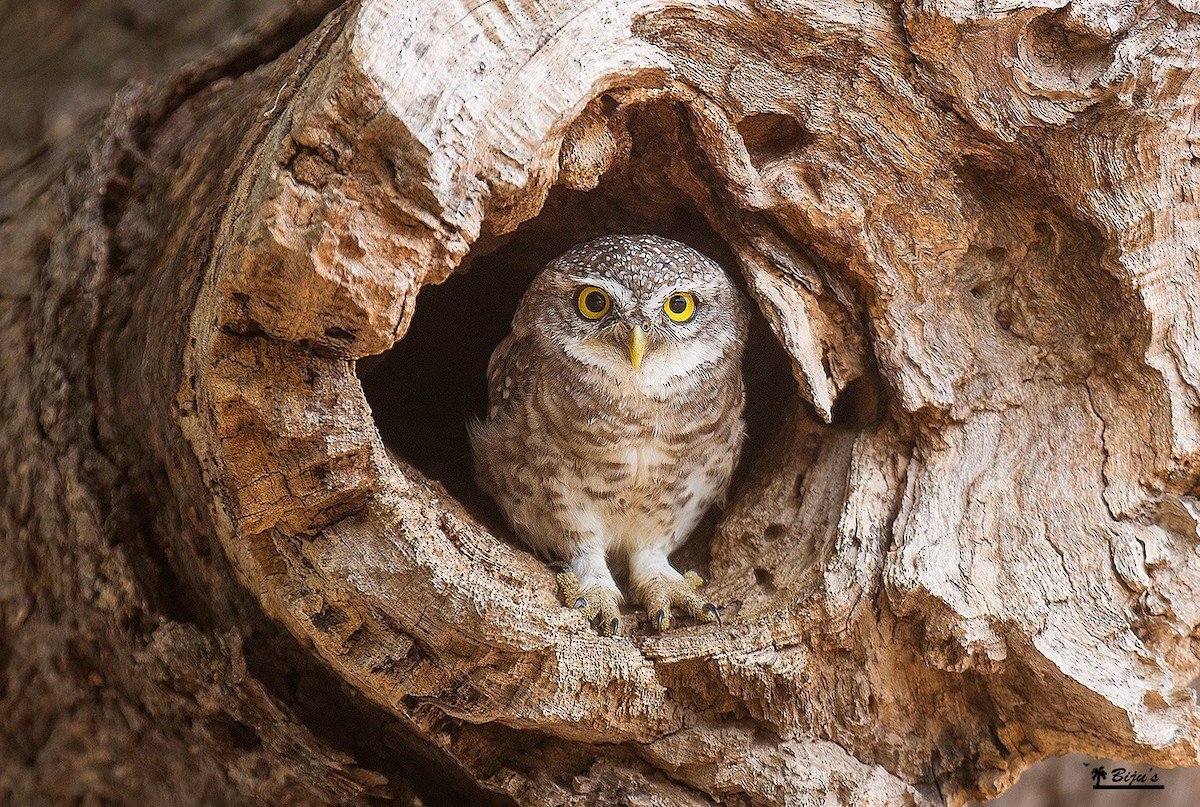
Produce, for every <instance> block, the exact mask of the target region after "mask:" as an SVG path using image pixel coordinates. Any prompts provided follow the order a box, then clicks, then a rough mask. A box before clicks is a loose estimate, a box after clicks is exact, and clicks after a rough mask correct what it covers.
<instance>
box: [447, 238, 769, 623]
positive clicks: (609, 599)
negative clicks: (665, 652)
mask: <svg viewBox="0 0 1200 807" xmlns="http://www.w3.org/2000/svg"><path fill="white" fill-rule="evenodd" d="M748 321H749V314H748V309H747V306H746V302H745V300H744V297H743V295H742V293H741V292H740V291H739V290H738V288H737V287H736V286H735V285H734V284H733V283H732V282H731V280H730V279H729V276H728V275H727V274H726V273H725V272H724V270H723V269H722V268H721V267H720V266H719V265H718V264H717V263H715V262H714V261H712V260H711V259H709V258H707V257H705V256H704V255H702V254H700V253H699V252H697V251H696V250H694V249H692V248H690V247H688V246H685V245H683V244H680V243H677V242H675V241H671V240H668V239H666V238H661V237H659V236H651V235H634V236H625V235H616V236H606V237H604V238H599V239H596V240H594V241H590V242H588V243H586V244H582V245H580V246H577V247H575V248H573V249H571V250H570V251H568V252H567V253H565V254H564V255H562V256H561V257H559V258H557V259H556V260H554V261H552V262H551V263H549V264H548V265H547V266H546V267H545V268H544V269H543V270H542V271H541V272H540V273H539V274H538V276H537V277H536V278H535V279H534V281H533V283H532V284H531V285H530V287H529V289H528V290H527V291H526V293H525V296H524V297H523V298H522V300H521V303H520V305H519V306H518V308H517V312H516V315H515V316H514V318H513V323H512V332H511V333H510V334H509V335H508V336H507V337H505V339H504V340H503V341H502V342H501V343H500V345H499V346H498V347H497V348H496V351H495V353H493V354H492V359H491V362H490V363H489V366H488V385H489V403H488V412H487V417H486V419H485V420H484V421H482V422H478V423H475V424H473V425H472V428H471V437H472V445H473V448H474V452H475V466H476V474H477V477H478V479H479V483H480V485H481V486H482V487H483V488H484V490H486V491H487V492H488V493H489V494H491V496H492V497H493V498H494V499H495V500H496V503H497V504H498V505H499V506H500V508H501V510H503V511H504V514H505V516H506V517H507V518H508V520H509V522H510V523H511V524H512V526H513V528H514V530H515V531H516V532H517V534H518V535H519V536H520V537H521V539H522V540H524V541H525V542H526V543H527V544H528V545H529V546H530V547H532V548H533V549H534V550H536V551H538V552H539V553H541V554H542V555H543V556H545V557H547V558H551V559H555V560H560V561H563V562H565V563H566V564H567V566H568V568H569V570H570V572H569V574H565V575H562V576H560V585H561V586H562V587H563V593H564V596H566V597H567V598H568V604H569V605H575V606H577V607H579V608H581V609H582V610H583V612H584V614H585V615H586V616H587V617H588V618H589V619H596V620H599V623H600V629H601V630H602V632H604V633H613V632H617V631H618V630H619V607H620V602H621V600H622V596H621V592H620V591H619V589H618V587H617V584H616V582H615V581H614V579H613V576H612V574H611V572H610V570H609V562H610V561H611V562H621V563H626V564H628V569H629V582H630V587H631V589H632V591H633V593H634V594H635V596H636V597H637V599H638V600H639V601H640V602H641V603H642V605H643V606H644V607H645V608H646V609H647V612H648V613H649V614H650V616H651V620H652V622H653V623H654V624H655V625H656V626H657V627H658V628H659V629H660V630H661V629H664V628H666V627H668V626H669V625H670V622H671V608H672V606H676V607H679V608H681V609H683V610H685V611H686V612H688V613H690V614H691V615H692V616H694V617H696V618H698V619H701V620H704V621H715V620H716V619H717V611H716V608H715V607H713V606H712V605H711V604H710V603H707V602H706V601H705V600H703V599H702V598H701V597H700V596H699V595H697V594H696V593H695V589H696V588H697V587H698V586H699V578H698V577H697V576H695V575H694V574H692V575H689V576H685V575H681V574H680V573H679V572H678V571H676V570H675V569H674V568H673V567H672V566H671V564H670V562H669V561H668V559H667V558H668V555H669V554H670V553H671V552H672V551H674V550H675V549H676V548H678V547H679V545H680V544H681V543H682V542H683V541H684V540H685V539H686V538H687V536H688V534H689V533H690V532H691V531H692V529H693V528H695V526H696V524H697V523H698V522H699V521H700V519H701V517H702V516H703V515H704V513H705V512H706V511H707V510H708V509H709V508H710V507H711V506H712V505H713V504H714V503H716V502H718V501H720V500H722V499H723V498H724V496H725V493H726V490H727V488H728V485H729V479H730V476H731V475H732V473H733V469H734V466H735V465H736V464H737V459H738V454H739V451H740V448H741V442H742V436H743V421H742V410H743V404H744V393H743V388H742V377H741V369H740V364H741V354H742V348H743V344H744V342H745V337H746V329H747V325H748Z"/></svg>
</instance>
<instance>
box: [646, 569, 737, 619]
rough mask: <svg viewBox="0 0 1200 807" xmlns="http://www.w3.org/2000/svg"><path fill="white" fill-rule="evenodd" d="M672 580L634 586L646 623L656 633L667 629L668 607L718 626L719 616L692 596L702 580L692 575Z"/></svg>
mask: <svg viewBox="0 0 1200 807" xmlns="http://www.w3.org/2000/svg"><path fill="white" fill-rule="evenodd" d="M676 575H678V577H676V578H664V577H656V578H654V579H652V580H650V581H648V582H646V583H644V584H642V585H640V586H638V599H640V600H641V601H642V605H643V606H645V608H646V613H647V614H649V615H650V621H651V622H652V623H653V624H654V627H655V628H656V629H657V630H658V632H659V633H662V632H663V631H665V630H667V629H668V628H670V627H671V607H672V606H674V607H675V608H678V609H680V610H681V611H685V612H687V614H688V615H690V616H691V617H692V618H693V619H696V620H698V621H700V622H715V623H716V624H718V625H719V624H721V612H720V611H718V610H717V606H715V605H713V604H712V603H711V602H709V601H708V600H706V599H704V598H703V597H701V596H700V595H699V594H697V593H696V591H697V590H699V588H700V587H701V586H703V585H704V578H703V577H701V576H700V575H698V574H696V573H695V572H688V573H687V574H683V575H679V573H678V572H676Z"/></svg>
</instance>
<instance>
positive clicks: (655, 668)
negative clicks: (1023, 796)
mask: <svg viewBox="0 0 1200 807" xmlns="http://www.w3.org/2000/svg"><path fill="white" fill-rule="evenodd" d="M132 5H133V4H131V6H132ZM334 5H335V4H333V3H321V2H318V1H317V0H310V1H309V2H302V3H295V4H293V5H291V6H289V7H288V8H286V9H284V10H283V11H280V12H278V13H277V14H275V15H274V16H267V17H264V18H263V21H261V22H260V23H259V24H258V25H257V27H255V28H253V29H251V30H250V32H249V33H245V34H242V35H239V36H238V37H235V38H233V39H231V40H230V41H229V42H228V43H227V44H225V45H224V46H222V47H220V48H218V49H217V50H215V51H213V52H211V53H210V54H209V55H207V56H204V57H202V58H200V59H199V60H198V61H192V62H190V63H188V64H187V65H186V66H182V67H180V66H179V61H178V60H179V59H181V58H185V57H190V54H188V53H187V52H186V49H184V48H182V47H163V48H162V50H161V52H153V51H151V52H148V53H143V54H141V56H140V57H139V58H142V59H144V60H145V62H146V64H147V65H149V66H150V67H151V68H155V69H157V70H158V71H159V73H160V75H162V76H168V75H169V76H170V77H169V78H163V79H162V80H160V81H157V82H155V83H153V84H141V85H130V86H127V87H126V88H125V89H124V90H123V91H122V92H121V94H120V95H118V97H117V98H116V100H115V101H114V102H113V103H112V104H111V107H110V108H109V109H108V111H107V113H106V115H105V117H104V119H103V121H102V122H99V123H89V121H91V120H93V119H91V118H88V117H87V116H86V115H85V114H84V113H85V112H86V110H87V109H89V108H91V107H89V106H88V104H86V103H82V104H81V109H82V111H78V110H72V111H71V113H70V114H68V115H67V116H66V120H67V123H66V124H61V126H60V128H63V129H64V130H73V131H78V132H84V133H86V138H84V137H82V136H78V137H74V136H72V137H64V138H60V139H58V140H51V141H50V142H51V145H50V146H49V147H45V148H42V149H40V150H35V149H33V148H32V147H30V148H26V149H24V150H23V151H22V149H21V147H20V143H21V141H20V140H19V139H17V140H15V141H14V142H16V143H18V147H17V148H10V149H9V150H7V151H5V152H3V153H2V154H0V156H2V157H3V158H4V159H5V171H6V173H5V175H4V176H3V179H2V180H0V182H2V183H3V184H2V185H0V243H2V244H3V246H4V257H3V259H2V260H3V261H4V263H3V268H2V269H0V337H2V338H0V382H2V386H0V413H2V417H0V462H2V463H3V467H2V473H3V477H2V478H3V480H4V485H5V487H4V489H3V496H2V498H0V534H3V536H4V538H5V544H6V550H5V551H4V552H3V553H0V616H2V622H0V624H2V625H3V628H2V632H0V660H2V661H3V664H4V673H3V678H2V679H0V682H2V683H0V708H2V709H3V711H2V712H0V713H2V714H3V715H4V717H3V718H0V759H3V760H4V762H3V763H0V794H3V795H4V797H5V798H6V799H7V800H9V801H12V802H13V803H21V804H31V803H40V802H46V803H64V802H67V801H72V802H74V801H81V802H82V803H100V802H104V801H110V802H120V803H152V804H159V803H163V804H166V803H173V804H174V803H181V804H188V803H195V804H214V803H251V802H262V803H271V804H277V803H278V804H285V803H296V804H342V803H352V804H367V803H372V802H374V801H376V800H388V799H390V800H393V801H396V802H399V803H402V804H403V803H413V804H416V803H429V804H440V803H445V804H461V803H472V804H476V803H478V804H488V803H496V804H556V805H557V804H564V805H565V804H572V805H573V804H580V805H582V804H656V805H684V804H689V805H690V804H710V803H714V802H715V803H720V804H755V805H758V804H785V805H792V804H810V803H836V804H889V805H890V804H914V805H927V804H928V805H940V804H961V803H963V802H965V801H967V800H971V799H980V798H986V797H990V796H992V795H995V794H997V793H999V792H1000V791H1002V790H1003V789H1004V788H1006V787H1007V786H1008V785H1010V784H1011V783H1012V782H1013V781H1014V780H1015V779H1016V777H1017V775H1018V774H1019V773H1020V772H1021V771H1022V770H1023V769H1024V768H1025V767H1027V766H1028V765H1030V764H1032V763H1033V762H1036V761H1037V760H1039V759H1041V758H1044V757H1047V756H1053V755H1060V754H1067V753H1072V752H1082V753H1086V754H1090V755H1094V756H1108V757H1117V758H1122V759H1127V760H1135V761H1137V762H1139V763H1143V764H1145V765H1154V766H1159V767H1161V766H1177V765H1194V764H1196V763H1197V761H1198V758H1197V757H1198V753H1200V751H1198V735H1200V719H1198V717H1200V714H1198V712H1197V709H1196V704H1195V698H1194V695H1193V692H1192V691H1191V690H1190V689H1188V688H1187V684H1188V682H1189V681H1190V680H1191V679H1192V678H1193V677H1195V676H1196V675H1197V673H1198V672H1200V664H1198V660H1197V652H1198V649H1200V647H1198V645H1197V644H1196V641H1195V640H1196V638H1197V629H1198V626H1200V596H1198V590H1200V554H1198V553H1197V542H1198V541H1200V500H1198V499H1197V498H1196V497H1197V495H1198V493H1200V333H1198V331H1197V326H1198V321H1200V278H1198V276H1197V267H1198V265H1200V254H1198V252H1200V248H1198V244H1200V238H1198V232H1197V207H1196V204H1197V193H1196V184H1197V180H1198V179H1200V113H1198V112H1197V108H1198V107H1197V91H1198V89H1200V74H1198V73H1197V71H1196V68H1197V67H1198V66H1200V16H1198V13H1197V11H1198V10H1197V9H1196V8H1195V7H1194V6H1193V5H1191V4H1188V3H1182V2H1171V0H1163V2H1159V3H1157V4H1152V5H1150V6H1145V5H1143V6H1142V7H1140V14H1135V13H1134V12H1133V11H1127V10H1124V9H1123V8H1119V9H1113V8H1108V7H1101V6H1100V5H1098V4H1097V5H1087V4H1076V3H1072V4H1069V5H1066V6H1063V7H1061V8H1057V9H1045V8H1034V7H1029V8H1013V7H1011V6H1006V7H1005V8H1006V9H1007V10H1003V11H1000V10H997V11H994V12H989V13H983V12H982V11H978V10H977V9H975V7H973V6H972V7H968V5H962V4H960V5H953V4H944V5H937V4H930V3H906V4H903V5H894V6H869V5H867V6H864V5H862V4H859V3H849V2H833V3H823V4H822V3H815V4H805V3H800V4H794V3H770V2H757V3H749V2H746V3H739V2H721V3H718V2H716V1H715V0H693V1H692V2H676V1H675V0H600V2H596V3H591V4H587V5H582V6H581V5H580V4H578V3H572V2H569V0H544V2H538V3H531V2H524V0H511V2H507V3H477V4H473V5H471V6H468V4H460V3H444V2H434V0H420V1H419V2H417V1H416V0H409V1H408V2H405V1H403V0H387V1H385V0H362V2H352V3H347V4H344V5H340V6H337V7H336V8H335V7H334ZM239 8H241V9H242V11H243V12H244V13H246V15H247V16H248V17H255V16H257V15H258V14H259V13H260V12H265V11H266V10H269V9H270V8H271V4H270V3H268V2H263V3H261V4H258V5H254V4H248V5H247V6H246V7H244V8H243V7H241V6H239ZM247 9H249V10H247ZM326 14H327V16H326ZM219 29H220V25H217V24H216V23H213V24H211V25H209V28H208V29H207V30H209V32H210V34H214V35H218V36H219ZM180 39H181V40H182V39H183V35H182V34H180ZM172 59H174V60H175V61H172ZM5 81H9V82H10V83H11V84H12V86H14V87H17V86H18V85H20V82H21V81H26V82H28V77H27V76H23V75H16V74H14V76H13V78H11V79H5ZM64 84H65V82H64ZM101 84H102V82H101ZM26 86H27V84H26ZM93 89H94V88H93ZM101 91H102V88H101V89H99V90H95V92H93V93H92V94H91V95H89V96H88V97H89V98H91V99H93V100H94V98H96V97H99V94H100V92H101ZM18 96H19V93H18V94H17V95H16V96H14V97H18ZM64 97H68V98H69V96H64ZM62 105H63V106H64V107H70V106H71V104H70V103H69V102H63V103H62ZM18 120H21V119H20V118H19V117H18ZM31 127H32V129H36V128H37V127H36V126H33V125H32V124H31ZM614 231H629V232H658V233H662V234H665V235H669V236H672V237H675V238H678V239H680V240H684V241H687V242H689V243H692V244H694V245H695V246H697V247H698V248H700V249H702V250H705V251H707V252H709V253H710V254H712V255H714V256H715V257H717V258H718V259H720V260H722V261H723V262H724V263H725V264H726V265H727V266H728V267H730V268H731V269H733V270H736V272H737V273H738V274H739V277H740V278H741V279H742V280H743V281H744V283H745V286H746V287H747V289H748V290H749V292H750V294H751V296H752V297H753V299H754V300H755V301H756V303H757V306H758V309H759V312H760V313H761V317H760V323H759V326H758V328H757V332H756V333H755V334H753V335H752V339H751V349H750V351H749V357H748V360H747V365H746V374H747V378H748V386H749V402H748V414H749V432H750V433H749V437H748V449H747V457H746V460H745V462H744V467H743V468H742V469H741V471H740V473H739V477H738V479H737V480H736V482H735V489H734V492H733V495H732V496H731V500H730V503H729V505H728V507H727V508H726V509H725V510H724V511H723V512H722V513H720V514H718V515H717V516H716V517H714V519H712V520H711V522H710V523H709V524H708V525H706V526H705V527H704V528H702V529H701V530H700V531H699V533H698V534H697V535H696V536H695V537H694V539H693V540H692V541H691V542H690V543H689V545H688V546H687V547H686V548H685V549H684V550H683V552H682V553H681V554H682V558H681V561H680V562H681V563H685V564H691V565H694V566H696V567H698V568H700V569H701V570H702V571H704V572H706V575H705V576H706V577H707V578H709V579H711V581H712V582H711V584H710V587H709V589H708V590H707V596H708V597H709V598H710V599H712V600H713V601H714V602H717V603H719V604H721V605H722V606H723V609H724V610H723V617H724V621H723V624H722V625H721V626H694V627H685V628H681V629H676V630H672V631H670V632H668V633H666V634H664V635H662V636H659V635H657V634H655V633H654V632H653V631H652V630H650V629H649V627H648V625H647V624H646V621H645V619H644V615H641V618H640V619H639V618H636V617H635V618H630V619H628V620H627V621H628V622H631V623H633V625H632V627H631V629H630V630H629V631H628V634H627V635H624V636H619V637H615V638H604V637H601V636H598V635H596V634H595V632H594V631H592V630H591V629H590V628H589V627H588V626H586V625H585V624H584V623H583V620H582V618H581V617H580V615H579V614H578V613H576V612H574V611H572V610H569V609H567V608H564V607H563V606H562V604H561V603H560V602H559V601H558V596H557V593H556V590H555V585H554V577H553V570H551V569H547V568H546V567H545V565H544V564H543V563H541V562H540V561H538V560H536V559H535V558H534V557H532V556H531V555H530V554H529V553H527V552H526V551H525V550H524V549H523V548H522V547H521V545H520V543H519V542H517V541H515V540H514V539H513V538H512V536H511V535H510V533H509V532H508V531H507V530H506V528H505V527H504V525H503V523H502V521H501V519H500V518H499V515H498V513H497V511H496V510H495V508H494V506H492V505H491V504H490V503H489V502H488V501H487V500H486V498H484V497H483V496H482V495H481V494H480V493H479V492H478V490H477V489H476V487H475V485H474V483H473V481H472V478H471V471H470V461H469V458H468V457H467V444H466V437H465V429H464V422H465V420H466V418H467V417H468V416H469V415H470V414H471V413H473V412H475V411H478V410H479V409H480V408H481V406H482V403H481V401H482V395H483V389H484V387H483V367H484V365H485V364H486V360H487V356H488V354H489V353H490V352H491V350H492V348H493V347H494V346H495V344H496V342H497V341H498V339H499V338H500V336H501V335H502V334H503V332H504V330H505V329H506V327H507V321H508V318H509V317H510V316H511V314H512V311H513V308H514V307H515V303H516V300H517V298H518V296H519V295H520V293H521V291H522V290H523V288H524V285H525V284H526V283H527V282H528V280H529V279H530V277H532V274H533V273H534V272H535V271H536V270H537V269H538V267H539V266H540V265H541V264H542V263H544V262H545V261H546V260H547V259H548V258H550V257H553V256H554V255H555V254H557V253H558V252H561V251H562V250H563V249H565V248H566V247H568V246H570V245H571V244H573V243H576V242H578V241H582V240H585V239H586V238H589V237H591V236H594V235H598V234H601V233H605V232H614ZM1081 776H1082V777H1083V778H1084V779H1085V781H1086V771H1085V772H1084V773H1083V774H1081ZM822 799H824V801H823V802H822Z"/></svg>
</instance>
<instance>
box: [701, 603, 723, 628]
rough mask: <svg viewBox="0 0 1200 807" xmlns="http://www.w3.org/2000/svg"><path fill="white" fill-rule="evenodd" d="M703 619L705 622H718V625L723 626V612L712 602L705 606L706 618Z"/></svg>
mask: <svg viewBox="0 0 1200 807" xmlns="http://www.w3.org/2000/svg"><path fill="white" fill-rule="evenodd" d="M701 618H702V619H703V620H704V621H705V622H716V623H717V624H718V625H720V624H721V612H720V611H718V610H717V606H715V605H713V604H712V603H711V602H710V603H706V604H705V606H704V616H703V617H701Z"/></svg>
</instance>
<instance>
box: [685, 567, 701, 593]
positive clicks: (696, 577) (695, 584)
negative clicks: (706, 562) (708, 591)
mask: <svg viewBox="0 0 1200 807" xmlns="http://www.w3.org/2000/svg"><path fill="white" fill-rule="evenodd" d="M683 579H684V580H686V581H687V584H688V585H689V586H691V587H692V591H699V590H700V589H702V588H704V578H703V577H701V576H700V573H699V572H698V571H696V570H695V569H688V570H687V571H686V572H684V573H683Z"/></svg>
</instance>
